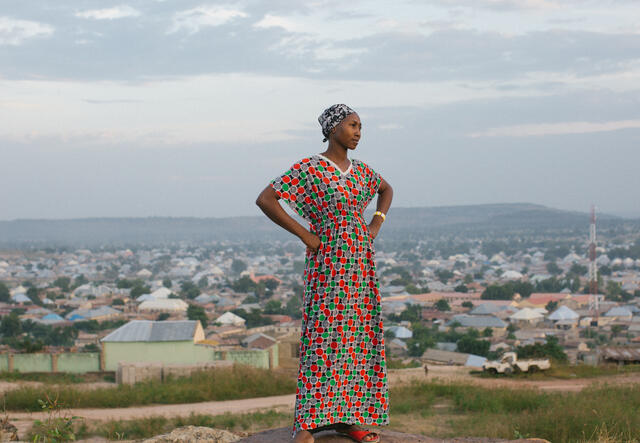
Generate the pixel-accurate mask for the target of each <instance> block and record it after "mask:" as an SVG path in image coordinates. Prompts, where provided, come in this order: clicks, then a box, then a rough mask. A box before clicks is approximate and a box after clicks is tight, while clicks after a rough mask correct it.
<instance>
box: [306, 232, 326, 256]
mask: <svg viewBox="0 0 640 443" xmlns="http://www.w3.org/2000/svg"><path fill="white" fill-rule="evenodd" d="M302 241H303V242H304V244H305V245H306V246H307V252H312V253H314V254H316V253H317V252H318V249H319V248H320V244H321V243H322V242H321V241H320V237H318V236H317V235H315V234H312V233H311V232H307V234H305V235H304V236H303V237H302Z"/></svg>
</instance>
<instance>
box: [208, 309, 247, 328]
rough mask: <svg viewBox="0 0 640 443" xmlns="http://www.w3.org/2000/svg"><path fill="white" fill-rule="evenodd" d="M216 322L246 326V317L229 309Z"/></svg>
mask: <svg viewBox="0 0 640 443" xmlns="http://www.w3.org/2000/svg"><path fill="white" fill-rule="evenodd" d="M214 322H215V323H220V324H221V325H234V326H244V324H245V319H244V318H242V317H240V316H238V315H236V314H234V313H233V312H230V311H229V312H225V313H224V314H222V315H221V316H220V317H218V318H216V319H215V320H214Z"/></svg>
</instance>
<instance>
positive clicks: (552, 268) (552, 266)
mask: <svg viewBox="0 0 640 443" xmlns="http://www.w3.org/2000/svg"><path fill="white" fill-rule="evenodd" d="M547 272H548V273H549V274H551V275H560V274H562V269H560V267H559V266H558V265H557V264H556V262H553V261H552V262H549V263H547Z"/></svg>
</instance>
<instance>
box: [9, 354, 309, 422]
mask: <svg viewBox="0 0 640 443" xmlns="http://www.w3.org/2000/svg"><path fill="white" fill-rule="evenodd" d="M295 391H296V382H295V379H292V378H291V377H289V376H286V375H283V374H281V373H278V372H275V371H269V370H264V369H255V368H251V367H247V366H240V365H238V366H234V367H233V368H220V369H214V370H209V371H202V372H196V373H194V374H192V375H191V377H185V378H175V379H173V378H170V379H168V380H165V381H164V382H163V383H159V382H153V381H149V382H142V383H137V384H135V385H133V386H130V385H120V386H118V387H115V388H98V389H94V390H82V389H77V388H74V387H73V385H60V386H39V387H21V388H18V389H14V390H10V391H7V392H5V393H4V401H3V403H4V404H5V405H6V408H7V410H11V411H37V410H39V409H40V407H39V404H38V399H41V398H44V396H45V395H48V396H49V397H57V398H59V401H60V403H61V404H63V405H64V406H65V407H66V408H125V407H129V406H137V405H149V404H180V403H197V402H203V401H215V400H233V399H240V398H253V397H267V396H271V395H283V394H291V393H295Z"/></svg>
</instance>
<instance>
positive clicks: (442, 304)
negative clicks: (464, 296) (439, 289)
mask: <svg viewBox="0 0 640 443" xmlns="http://www.w3.org/2000/svg"><path fill="white" fill-rule="evenodd" d="M434 306H435V308H436V309H437V310H438V311H450V310H451V306H449V302H448V301H447V300H445V299H444V298H441V299H440V300H438V301H437V302H436V303H435V304H434Z"/></svg>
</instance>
